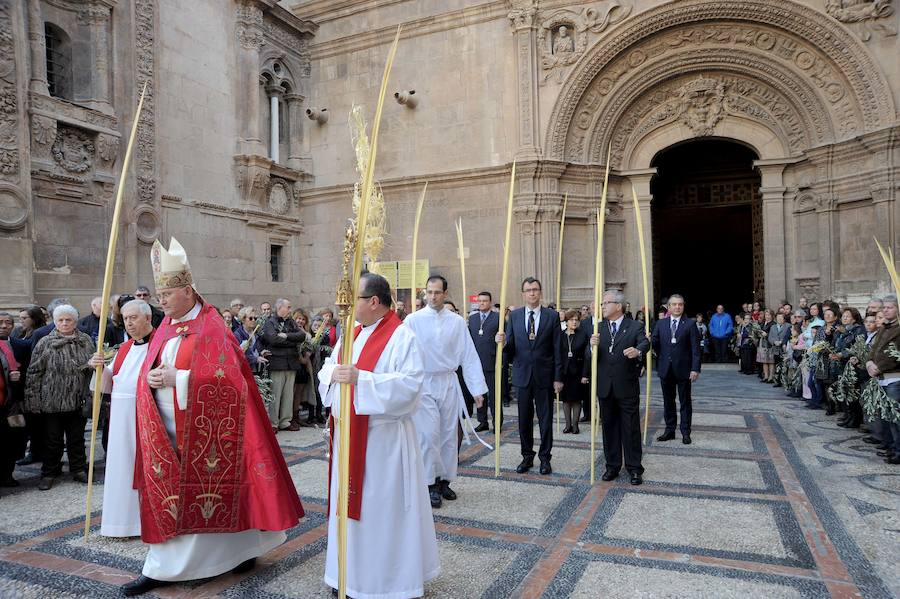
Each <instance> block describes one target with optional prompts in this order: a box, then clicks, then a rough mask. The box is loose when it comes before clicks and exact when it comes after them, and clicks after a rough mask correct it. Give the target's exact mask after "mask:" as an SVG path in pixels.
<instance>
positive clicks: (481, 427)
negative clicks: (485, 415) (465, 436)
mask: <svg viewBox="0 0 900 599" xmlns="http://www.w3.org/2000/svg"><path fill="white" fill-rule="evenodd" d="M490 429H491V427H490V426H488V423H487V422H479V423H478V426H476V427H475V432H476V433H480V432H483V431H487V430H490Z"/></svg>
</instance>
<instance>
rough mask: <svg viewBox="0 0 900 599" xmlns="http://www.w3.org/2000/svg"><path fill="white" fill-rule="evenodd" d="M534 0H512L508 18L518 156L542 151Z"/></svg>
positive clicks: (526, 157)
mask: <svg viewBox="0 0 900 599" xmlns="http://www.w3.org/2000/svg"><path fill="white" fill-rule="evenodd" d="M536 14H537V2H536V1H535V0H511V1H510V11H509V14H508V16H509V20H510V21H511V23H512V28H513V36H514V37H515V49H516V68H517V73H518V75H517V77H518V79H517V90H518V91H517V97H518V110H519V148H518V150H517V151H516V159H517V160H526V159H536V158H539V157H540V155H541V148H540V131H539V119H538V115H539V114H540V111H539V109H538V48H537V39H536V36H537V26H536V24H535V15H536Z"/></svg>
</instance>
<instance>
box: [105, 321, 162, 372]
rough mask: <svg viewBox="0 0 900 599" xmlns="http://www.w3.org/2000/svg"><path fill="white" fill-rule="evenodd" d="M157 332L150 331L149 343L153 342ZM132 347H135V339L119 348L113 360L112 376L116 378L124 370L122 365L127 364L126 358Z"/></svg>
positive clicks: (154, 330) (129, 340)
mask: <svg viewBox="0 0 900 599" xmlns="http://www.w3.org/2000/svg"><path fill="white" fill-rule="evenodd" d="M155 332H156V329H153V330H151V331H150V335H148V339H147V343H150V342H151V341H153V334H154V333H155ZM132 346H134V339H131V338H129V339H128V341H126V342H125V343H123V344H122V345H120V346H119V350H118V351H117V352H116V357H115V358H113V364H112V375H113V376H116V375H117V374H119V370H121V369H122V364H123V363H124V362H125V357H126V356H127V355H128V352H129V351H130V350H131V348H132Z"/></svg>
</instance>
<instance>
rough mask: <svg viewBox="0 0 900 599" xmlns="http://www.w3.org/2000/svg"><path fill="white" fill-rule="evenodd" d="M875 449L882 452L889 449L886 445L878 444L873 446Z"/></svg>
mask: <svg viewBox="0 0 900 599" xmlns="http://www.w3.org/2000/svg"><path fill="white" fill-rule="evenodd" d="M875 449H880V450H881V451H884V450H886V449H890V446H889V445H888V444H887V443H880V444H879V445H876V446H875Z"/></svg>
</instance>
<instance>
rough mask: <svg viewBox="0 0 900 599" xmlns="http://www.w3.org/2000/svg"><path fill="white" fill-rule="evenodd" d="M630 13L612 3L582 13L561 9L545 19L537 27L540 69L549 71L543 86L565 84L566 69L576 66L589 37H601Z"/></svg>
mask: <svg viewBox="0 0 900 599" xmlns="http://www.w3.org/2000/svg"><path fill="white" fill-rule="evenodd" d="M630 13H631V6H630V5H628V4H622V3H621V2H618V1H617V0H610V1H608V2H604V3H603V4H602V6H600V7H599V8H594V7H586V8H583V9H582V10H581V11H580V12H576V11H573V10H569V9H561V10H556V11H554V12H552V13H550V14H549V15H547V16H546V17H544V18H543V19H542V21H541V25H540V27H539V28H538V48H539V51H540V55H541V69H542V70H544V71H546V72H545V73H544V75H543V77H542V78H541V84H542V85H543V84H544V83H546V82H547V81H548V80H550V79H551V78H554V79H555V81H556V83H562V80H563V75H564V73H565V72H566V67H569V66H571V65H573V64H575V62H577V61H578V59H579V58H581V56H582V55H583V54H584V52H585V50H586V49H587V46H588V37H589V36H588V34H589V33H593V34H599V33H601V32H602V31H604V30H605V29H606V28H607V27H609V26H610V25H613V24H615V23H618V22H619V21H622V20H623V19H625V18H626V17H627V16H628V15H629V14H630ZM554 75H555V77H554Z"/></svg>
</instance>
